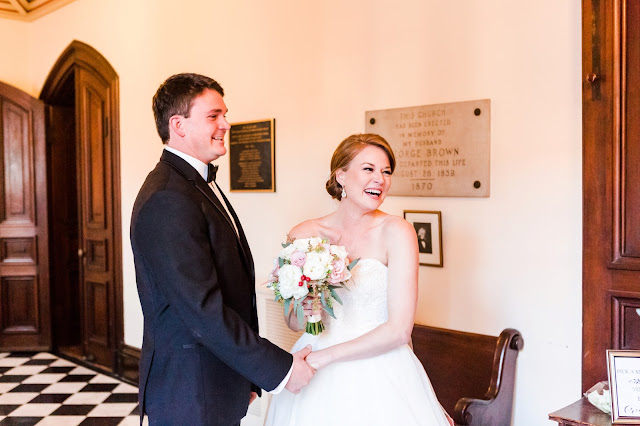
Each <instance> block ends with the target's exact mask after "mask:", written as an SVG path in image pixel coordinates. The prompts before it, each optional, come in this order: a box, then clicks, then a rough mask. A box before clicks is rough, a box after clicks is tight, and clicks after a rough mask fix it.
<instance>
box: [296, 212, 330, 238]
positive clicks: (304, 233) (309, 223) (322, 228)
mask: <svg viewBox="0 0 640 426" xmlns="http://www.w3.org/2000/svg"><path fill="white" fill-rule="evenodd" d="M334 234H335V231H333V230H332V229H331V228H330V227H329V224H328V221H327V216H325V217H320V218H317V219H310V220H305V221H304V222H301V223H299V224H297V225H296V226H294V227H293V228H291V231H289V234H288V235H287V241H293V240H295V239H296V238H309V237H322V238H328V239H329V240H331V241H333V239H334V238H335V235H334Z"/></svg>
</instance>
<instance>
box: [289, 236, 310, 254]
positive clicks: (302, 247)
mask: <svg viewBox="0 0 640 426" xmlns="http://www.w3.org/2000/svg"><path fill="white" fill-rule="evenodd" d="M291 245H292V246H293V248H294V249H295V250H298V251H301V252H303V253H306V252H308V251H309V238H298V239H297V240H295V241H294V242H293V244H291Z"/></svg>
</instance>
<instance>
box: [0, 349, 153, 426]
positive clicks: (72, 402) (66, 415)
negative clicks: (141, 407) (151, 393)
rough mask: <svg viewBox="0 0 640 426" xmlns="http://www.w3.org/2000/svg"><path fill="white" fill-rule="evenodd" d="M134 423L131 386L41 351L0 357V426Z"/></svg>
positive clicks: (135, 407)
mask: <svg viewBox="0 0 640 426" xmlns="http://www.w3.org/2000/svg"><path fill="white" fill-rule="evenodd" d="M145 423H146V422H145ZM138 424H140V417H139V411H138V389H137V388H136V387H134V386H131V385H129V384H127V383H124V382H121V381H119V380H117V379H114V378H113V377H109V376H106V375H104V374H101V373H98V372H96V371H93V370H90V369H88V368H85V367H81V366H79V365H77V364H74V363H72V362H70V361H68V360H66V359H62V358H59V357H56V356H55V355H52V354H50V353H46V352H28V353H27V352H13V353H0V426H4V425H25V426H31V425H38V426H53V425H64V426H76V425H95V426H103V425H104V426H110V425H138Z"/></svg>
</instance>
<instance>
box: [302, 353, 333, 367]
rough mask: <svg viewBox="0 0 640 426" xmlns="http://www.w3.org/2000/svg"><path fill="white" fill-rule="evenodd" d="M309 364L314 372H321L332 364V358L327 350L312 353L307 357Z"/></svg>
mask: <svg viewBox="0 0 640 426" xmlns="http://www.w3.org/2000/svg"><path fill="white" fill-rule="evenodd" d="M307 364H309V365H310V366H311V368H313V369H314V370H319V369H321V368H324V367H326V366H327V365H329V364H331V356H330V355H329V354H328V353H327V351H326V350H319V351H316V352H311V353H310V354H309V355H307Z"/></svg>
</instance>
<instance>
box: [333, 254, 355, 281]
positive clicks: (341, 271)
mask: <svg viewBox="0 0 640 426" xmlns="http://www.w3.org/2000/svg"><path fill="white" fill-rule="evenodd" d="M349 278H351V272H349V269H347V264H346V263H345V261H344V259H336V260H334V261H333V269H332V270H331V275H329V282H330V283H331V284H338V283H340V282H342V281H346V280H348V279H349Z"/></svg>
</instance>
